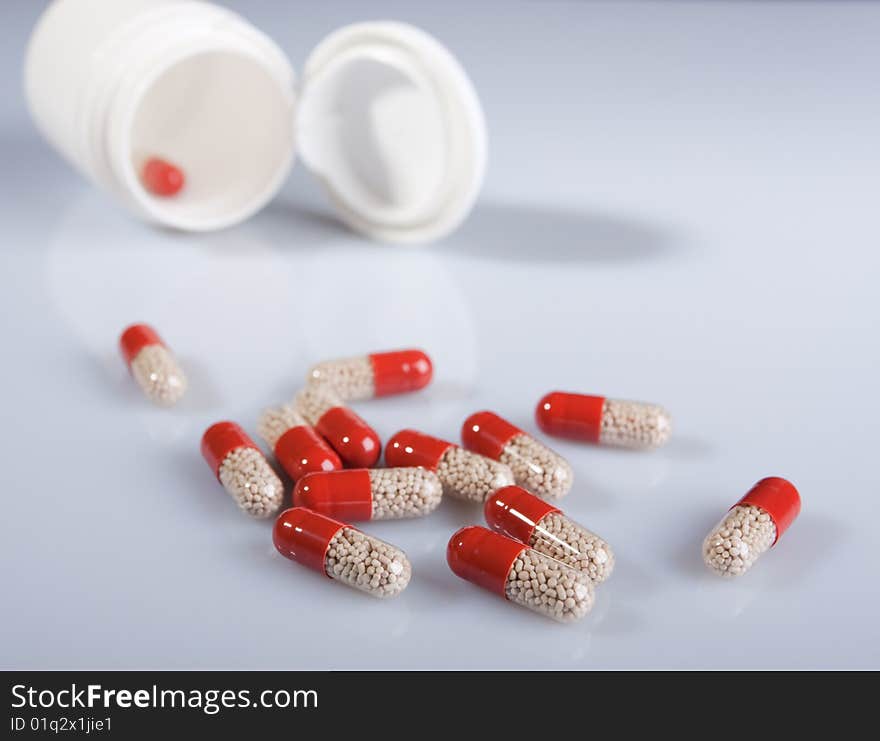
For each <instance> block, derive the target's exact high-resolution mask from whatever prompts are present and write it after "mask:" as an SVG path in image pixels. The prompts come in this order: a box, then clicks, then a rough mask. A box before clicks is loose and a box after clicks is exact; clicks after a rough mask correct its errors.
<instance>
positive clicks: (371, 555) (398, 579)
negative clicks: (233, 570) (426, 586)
mask: <svg viewBox="0 0 880 741" xmlns="http://www.w3.org/2000/svg"><path fill="white" fill-rule="evenodd" d="M272 540H273V542H274V543H275V548H277V549H278V552H279V553H280V554H281V555H282V556H284V557H285V558H289V559H290V560H291V561H296V562H297V563H300V564H302V565H303V566H306V567H308V568H310V569H312V570H314V571H318V572H320V573H322V574H325V575H327V576H329V577H330V578H331V579H335V580H336V581H340V582H342V583H343V584H347V585H348V586H350V587H354V588H355V589H359V590H361V591H362V592H366V593H367V594H370V595H372V596H373V597H383V598H384V597H396V596H397V595H398V594H400V593H401V592H402V591H403V590H404V589H406V585H407V584H409V580H410V576H411V575H412V567H411V566H410V563H409V560H408V559H407V557H406V554H405V553H404V552H403V551H402V550H400V549H399V548H397V547H395V546H393V545H390V544H389V543H386V542H384V541H382V540H379V539H378V538H374V537H372V536H370V535H367V534H366V533H362V532H361V531H360V530H358V529H356V528H353V527H351V526H350V525H346V524H344V523H342V522H339V521H338V520H334V519H333V518H332V517H328V516H327V515H323V514H321V513H319V512H313V511H311V510H309V509H305V508H304V507H293V508H291V509H288V510H285V511H284V512H282V513H281V514H280V515H279V517H278V519H277V520H276V522H275V529H274V532H273V534H272Z"/></svg>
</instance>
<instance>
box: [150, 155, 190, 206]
mask: <svg viewBox="0 0 880 741" xmlns="http://www.w3.org/2000/svg"><path fill="white" fill-rule="evenodd" d="M141 182H142V183H143V186H144V188H146V189H147V190H148V191H149V192H150V193H152V194H153V195H154V196H162V197H168V196H175V195H177V194H178V193H179V192H180V191H181V190H183V186H184V185H185V183H186V177H185V176H184V174H183V170H181V169H180V168H179V167H178V166H177V165H174V164H172V163H171V162H168V161H167V160H163V159H161V158H160V157H150V159H148V160H147V161H146V162H145V163H144V168H143V170H142V171H141Z"/></svg>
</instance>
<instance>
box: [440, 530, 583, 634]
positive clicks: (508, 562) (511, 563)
mask: <svg viewBox="0 0 880 741" xmlns="http://www.w3.org/2000/svg"><path fill="white" fill-rule="evenodd" d="M446 561H447V563H448V564H449V567H450V568H451V569H452V570H453V572H455V573H456V574H457V575H458V576H460V577H461V578H462V579H466V580H467V581H470V582H473V583H474V584H477V585H479V586H481V587H483V588H484V589H488V590H489V591H491V592H495V593H497V594H501V595H502V596H503V597H505V598H506V599H508V600H509V601H511V602H514V603H516V604H518V605H522V606H523V607H527V608H528V609H530V610H533V611H535V612H538V613H540V614H542V615H546V616H547V617H551V618H553V619H554V620H558V621H560V622H563V623H568V622H573V621H575V620H578V619H580V618H582V617H583V616H584V615H586V614H587V613H588V612H589V611H590V609H591V608H592V606H593V585H592V583H591V582H590V578H589V577H588V576H587V574H585V573H584V572H582V571H577V570H576V569H573V568H571V567H570V566H567V565H566V564H564V563H562V562H561V561H557V560H556V559H553V558H550V557H549V556H545V555H544V554H543V553H538V551H536V550H533V549H532V548H529V547H528V546H526V545H524V544H523V543H521V542H519V541H518V540H514V539H513V538H508V537H507V536H505V535H502V534H501V533H496V532H493V531H491V530H487V529H486V528H484V527H477V526H470V527H465V528H462V529H461V530H459V531H458V532H457V533H455V534H454V535H453V536H452V538H450V540H449V545H448V546H447V548H446Z"/></svg>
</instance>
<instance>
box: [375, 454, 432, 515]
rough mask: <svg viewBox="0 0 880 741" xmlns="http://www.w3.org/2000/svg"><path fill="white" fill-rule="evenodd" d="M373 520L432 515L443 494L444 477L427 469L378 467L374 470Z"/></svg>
mask: <svg viewBox="0 0 880 741" xmlns="http://www.w3.org/2000/svg"><path fill="white" fill-rule="evenodd" d="M369 474H370V489H371V493H372V519H374V520H399V519H405V518H410V517H424V516H425V515H427V514H430V513H431V512H433V511H434V510H435V509H437V505H439V504H440V499H441V498H442V495H443V485H442V484H441V483H440V477H439V476H437V474H436V473H434V472H433V471H428V470H426V469H424V468H414V467H411V466H410V467H407V468H375V469H371V470H370V472H369Z"/></svg>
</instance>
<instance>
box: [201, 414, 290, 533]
mask: <svg viewBox="0 0 880 741" xmlns="http://www.w3.org/2000/svg"><path fill="white" fill-rule="evenodd" d="M202 456H204V458H205V460H206V461H207V463H208V465H209V466H210V467H211V470H212V471H213V472H214V475H215V476H217V478H218V479H220V483H221V484H223V488H224V489H226V491H227V492H228V493H229V495H230V496H231V497H232V498H233V499H234V500H235V502H236V503H237V504H238V506H239V507H240V508H241V509H242V510H243V511H244V512H246V513H247V514H249V515H251V517H257V518H264V517H269V516H271V515H274V514H275V513H276V512H277V511H278V510H279V508H280V507H281V499H282V497H283V496H284V486H283V485H282V483H281V479H279V478H278V476H277V475H276V473H275V471H273V470H272V466H270V465H269V462H268V461H267V460H266V457H265V456H264V455H263V453H262V452H261V451H260V449H259V448H258V447H257V446H256V444H255V443H254V441H253V440H251V438H250V437H249V436H248V434H247V433H246V432H245V431H244V430H243V429H242V428H241V427H239V426H238V425H237V424H235V422H217V423H216V424H213V425H211V426H210V427H209V428H208V429H207V430H205V434H204V435H202Z"/></svg>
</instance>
